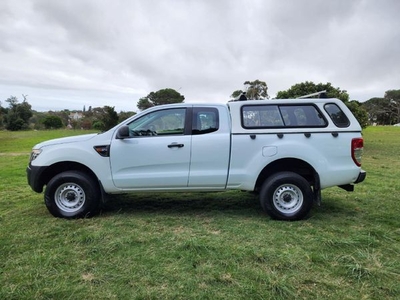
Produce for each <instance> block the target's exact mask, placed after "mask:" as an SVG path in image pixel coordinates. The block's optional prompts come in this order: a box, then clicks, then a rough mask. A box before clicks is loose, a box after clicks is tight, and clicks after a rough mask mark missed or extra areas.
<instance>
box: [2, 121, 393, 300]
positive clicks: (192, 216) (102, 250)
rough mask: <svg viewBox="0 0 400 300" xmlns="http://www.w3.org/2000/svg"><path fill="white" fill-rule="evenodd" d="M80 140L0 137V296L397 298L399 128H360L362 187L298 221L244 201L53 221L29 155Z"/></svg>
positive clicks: (117, 206) (113, 209)
mask: <svg viewBox="0 0 400 300" xmlns="http://www.w3.org/2000/svg"><path fill="white" fill-rule="evenodd" d="M81 133H84V132H82V131H29V132H17V133H11V132H0V166H1V172H0V226H1V228H0V257H1V259H0V299H396V298H397V299H399V295H400V217H399V215H400V205H399V199H398V198H399V192H400V180H399V178H400V128H398V127H369V128H367V129H366V130H365V131H364V138H365V152H364V157H363V168H364V169H365V170H367V179H366V181H365V182H363V183H361V184H359V185H357V186H356V189H355V192H353V193H348V192H345V191H343V190H341V189H339V188H331V189H327V190H324V191H323V202H322V206H321V207H314V208H313V210H312V213H311V216H310V218H308V219H307V220H304V221H299V222H279V221H273V220H271V219H270V218H268V217H267V216H266V215H265V214H264V213H263V212H262V210H261V208H260V205H259V203H258V200H257V198H255V196H253V195H252V194H250V193H245V192H239V191H235V192H226V193H209V194H201V193H195V194H140V195H124V196H118V197H114V199H113V200H112V201H111V202H109V203H108V204H107V206H106V208H105V209H104V210H103V211H102V213H101V214H100V215H99V216H96V217H94V218H91V219H80V220H70V221H68V220H64V219H56V218H54V217H52V216H51V215H50V214H49V213H48V212H47V210H46V208H45V205H44V203H43V194H36V193H34V192H32V191H31V190H30V187H29V186H28V185H27V182H26V175H25V168H26V166H27V163H28V158H29V152H30V148H31V147H32V146H33V145H34V144H35V143H37V142H40V141H42V140H46V139H49V138H55V137H61V136H66V135H72V134H81Z"/></svg>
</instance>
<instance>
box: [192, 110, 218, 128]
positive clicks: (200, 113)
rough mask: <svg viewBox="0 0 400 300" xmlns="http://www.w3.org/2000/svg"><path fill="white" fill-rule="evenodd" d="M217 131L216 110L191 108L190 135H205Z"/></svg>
mask: <svg viewBox="0 0 400 300" xmlns="http://www.w3.org/2000/svg"><path fill="white" fill-rule="evenodd" d="M218 129H219V115H218V110H217V109H216V108H213V107H195V108H193V118H192V134H205V133H211V132H214V131H217V130H218Z"/></svg>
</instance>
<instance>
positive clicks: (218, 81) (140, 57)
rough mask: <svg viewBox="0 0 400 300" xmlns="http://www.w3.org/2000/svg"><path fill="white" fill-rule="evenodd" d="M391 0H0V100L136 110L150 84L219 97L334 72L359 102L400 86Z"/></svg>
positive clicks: (395, 7) (200, 97)
mask: <svg viewBox="0 0 400 300" xmlns="http://www.w3.org/2000/svg"><path fill="white" fill-rule="evenodd" d="M399 13H400V1H398V0H380V1H376V0H332V1H326V0H325V1H323V0H254V1H253V0H248V1H244V0H243V1H242V0H204V1H201V0H196V1H195V0H193V1H192V0H164V1H162V0H159V1H155V0H142V1H139V0H137V1H135V0H131V1H130V0H62V1H55V0H1V1H0V101H1V105H2V106H3V107H5V106H7V103H6V102H5V100H6V99H7V98H9V97H10V96H11V95H13V96H16V97H18V99H19V100H20V101H22V100H23V97H22V94H24V95H28V96H27V100H28V102H29V103H30V104H31V105H32V108H33V109H34V110H38V111H47V110H62V109H70V110H81V109H82V108H83V106H84V105H85V106H86V109H87V108H88V107H89V106H92V107H101V106H104V105H109V106H115V110H116V111H118V112H119V111H121V110H123V111H137V107H136V103H137V100H138V99H139V98H141V97H144V96H146V95H147V94H149V93H150V92H152V91H157V90H160V89H164V88H173V89H175V90H177V91H179V92H180V93H181V94H182V95H184V96H185V102H220V103H225V102H227V101H228V100H229V96H230V95H231V94H232V92H233V91H234V90H237V89H242V88H243V82H244V81H246V80H255V79H259V80H262V81H265V82H266V83H267V85H268V93H269V95H270V96H271V97H274V96H275V95H276V93H277V92H278V91H281V90H287V89H288V88H290V87H291V86H292V85H294V84H296V83H300V82H304V81H313V82H315V83H320V82H322V83H326V82H331V83H332V85H333V86H334V87H339V88H340V89H343V90H347V92H348V93H349V94H350V99H355V100H359V101H365V100H368V99H370V98H372V97H383V95H384V92H385V91H386V90H390V89H400V16H399Z"/></svg>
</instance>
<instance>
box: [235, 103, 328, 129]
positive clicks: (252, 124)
mask: <svg viewBox="0 0 400 300" xmlns="http://www.w3.org/2000/svg"><path fill="white" fill-rule="evenodd" d="M242 126H243V127H244V128H285V127H288V128H295V127H325V126H327V122H326V120H325V118H324V117H323V116H322V114H321V113H320V112H319V110H318V108H317V107H315V106H314V105H312V104H301V105H252V106H250V105H249V106H243V107H242Z"/></svg>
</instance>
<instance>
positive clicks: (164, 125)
mask: <svg viewBox="0 0 400 300" xmlns="http://www.w3.org/2000/svg"><path fill="white" fill-rule="evenodd" d="M185 115H186V109H185V108H175V109H166V110H159V111H155V112H151V113H148V114H146V115H144V116H143V117H141V118H139V119H136V120H135V121H133V122H132V123H130V124H128V125H129V129H130V135H131V136H157V135H171V134H183V133H184V127H185V126H184V124H185Z"/></svg>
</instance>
